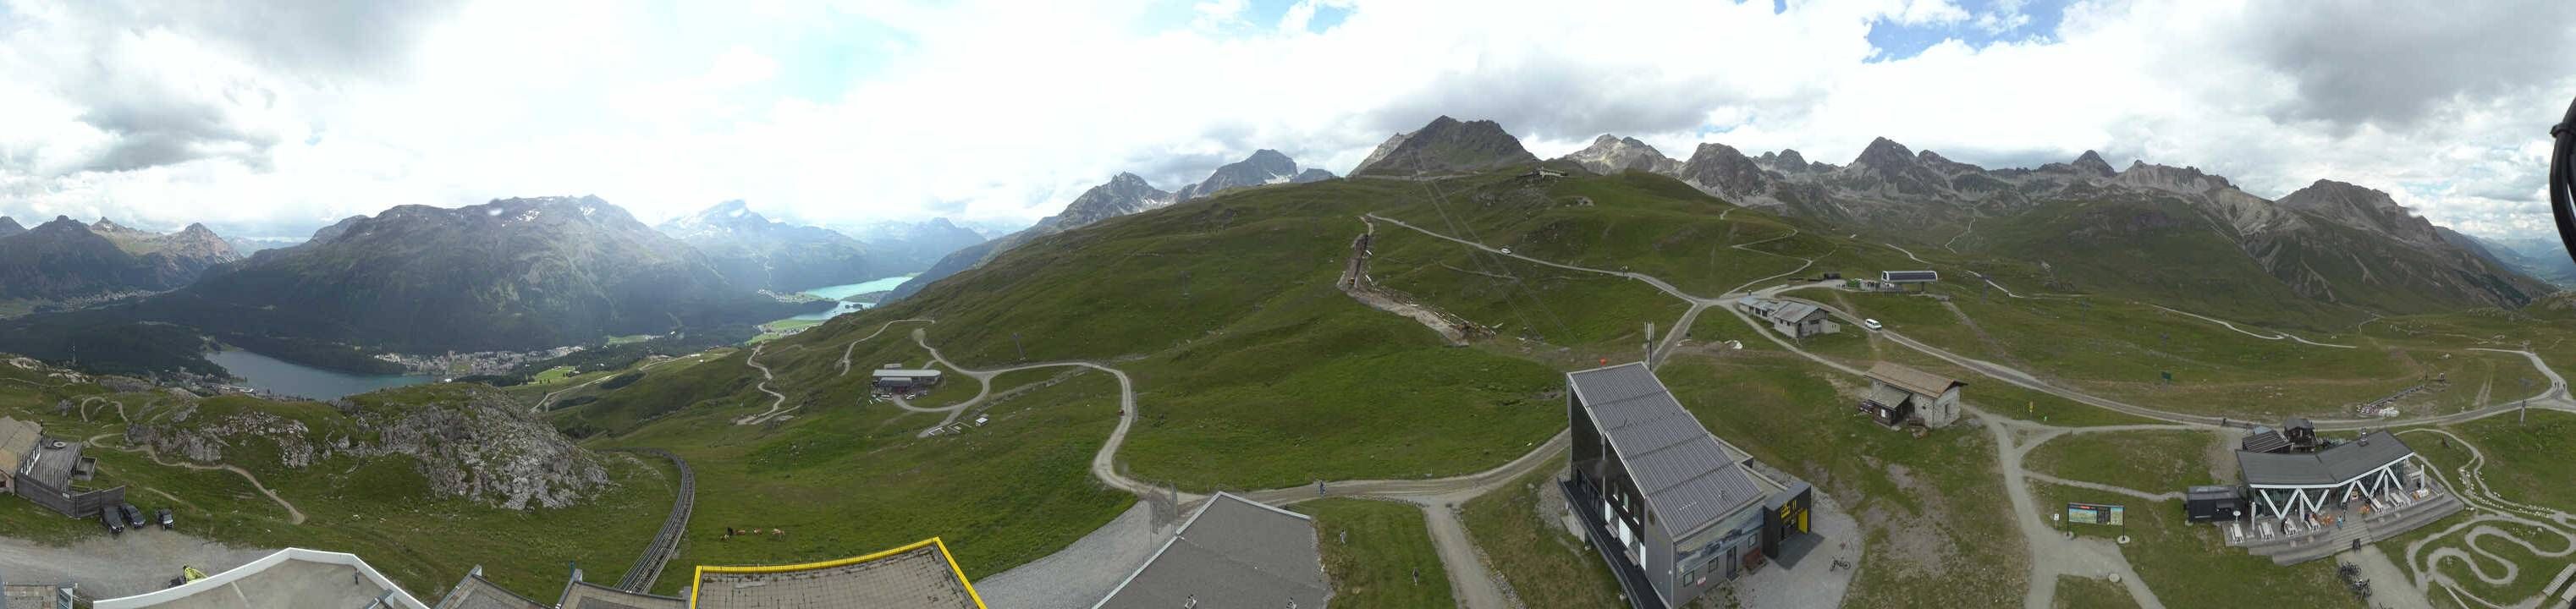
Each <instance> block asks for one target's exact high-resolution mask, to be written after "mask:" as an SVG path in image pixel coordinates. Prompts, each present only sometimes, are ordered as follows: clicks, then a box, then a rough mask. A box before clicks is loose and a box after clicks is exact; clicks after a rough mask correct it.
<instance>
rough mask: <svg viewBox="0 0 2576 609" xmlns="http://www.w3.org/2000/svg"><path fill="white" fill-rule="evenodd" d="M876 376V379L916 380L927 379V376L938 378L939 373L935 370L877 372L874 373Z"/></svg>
mask: <svg viewBox="0 0 2576 609" xmlns="http://www.w3.org/2000/svg"><path fill="white" fill-rule="evenodd" d="M876 375H877V377H878V378H918V377H928V376H939V371H937V370H878V371H876Z"/></svg>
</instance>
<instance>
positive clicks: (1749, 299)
mask: <svg viewBox="0 0 2576 609" xmlns="http://www.w3.org/2000/svg"><path fill="white" fill-rule="evenodd" d="M1735 307H1736V308H1737V309H1742V310H1743V311H1744V312H1745V313H1748V314H1751V315H1753V316H1755V317H1759V318H1761V319H1762V322H1763V323H1766V324H1770V325H1771V331H1773V332H1779V333H1780V335H1781V336H1786V337H1789V338H1791V339H1794V340H1805V339H1806V338H1807V337H1810V336H1816V335H1820V334H1833V333H1836V332H1841V331H1842V329H1843V328H1842V325H1841V324H1836V323H1834V316H1833V314H1832V313H1827V312H1825V309H1824V308H1823V307H1818V306H1816V305H1812V304H1807V303H1803V302H1796V301H1788V300H1778V299H1772V298H1762V297H1758V296H1746V297H1744V298H1743V299H1740V300H1737V301H1735Z"/></svg>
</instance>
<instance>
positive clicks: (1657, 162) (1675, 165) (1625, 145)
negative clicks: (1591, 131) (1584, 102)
mask: <svg viewBox="0 0 2576 609" xmlns="http://www.w3.org/2000/svg"><path fill="white" fill-rule="evenodd" d="M1563 160H1566V161H1572V162H1574V163H1575V164H1577V165H1582V166H1583V168H1584V169H1589V170H1592V172H1593V173H1603V174H1610V173H1619V172H1622V171H1627V170H1631V169H1634V170H1638V171H1645V172H1649V173H1658V174H1663V175H1676V174H1679V173H1680V172H1681V167H1682V162H1681V161H1676V160H1673V158H1672V157H1668V156H1664V153H1663V151H1660V150H1656V149H1655V147H1654V146H1649V145H1647V144H1646V143H1645V142H1642V141H1638V140H1637V138H1633V137H1619V136H1615V135H1610V134H1607V133H1604V134H1601V137H1597V138H1593V139H1592V145H1591V146H1588V147H1585V148H1584V149H1582V150H1577V151H1574V153H1573V154H1568V155H1565V156H1564V157H1563Z"/></svg>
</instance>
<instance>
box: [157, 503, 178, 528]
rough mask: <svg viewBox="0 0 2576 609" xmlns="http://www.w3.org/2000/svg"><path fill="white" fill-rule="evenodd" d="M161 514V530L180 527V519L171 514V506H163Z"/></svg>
mask: <svg viewBox="0 0 2576 609" xmlns="http://www.w3.org/2000/svg"><path fill="white" fill-rule="evenodd" d="M159 516H160V520H161V530H164V531H167V530H170V529H175V528H179V519H177V518H174V517H172V516H171V514H170V508H161V513H160V515H159Z"/></svg>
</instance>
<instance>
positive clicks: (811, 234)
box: [655, 200, 897, 292]
mask: <svg viewBox="0 0 2576 609" xmlns="http://www.w3.org/2000/svg"><path fill="white" fill-rule="evenodd" d="M655 228H657V229H659V230H661V231H662V233H663V234H666V235H670V236H671V237H673V238H676V239H679V240H680V241H681V242H682V243H687V244H689V246H690V247H693V248H697V250H698V252H699V253H701V254H705V255H706V259H707V262H708V263H709V264H712V265H714V266H715V268H716V272H718V273H721V274H723V275H724V276H725V278H726V279H727V280H730V281H732V282H733V283H734V284H736V285H743V286H750V287H753V288H758V289H765V290H770V291H775V292H793V291H797V290H804V289H811V288H818V287H823V286H831V285H842V284H850V283H859V282H862V281H867V280H871V279H876V278H879V277H884V276H887V275H891V274H895V273H896V272H897V271H896V270H895V269H893V268H888V267H886V266H885V265H880V264H878V263H877V262H876V261H874V260H873V259H872V258H871V257H870V256H869V254H868V251H867V246H866V245H863V244H861V243H859V241H858V240H857V239H852V238H850V237H849V236H847V235H843V234H841V233H839V232H835V231H832V230H830V229H824V228H817V227H812V226H797V225H793V224H787V223H784V222H776V221H772V220H770V219H768V218H765V217H762V216H761V215H760V214H759V213H756V212H753V211H751V209H750V208H749V206H748V205H746V204H745V203H743V202H742V201H738V200H737V201H726V202H723V203H718V204H716V205H714V206H712V207H708V208H706V209H705V210H701V211H699V212H698V213H695V214H691V215H687V216H681V217H679V218H674V219H671V220H670V221H666V222H663V223H662V224H661V225H659V226H657V227H655Z"/></svg>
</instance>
